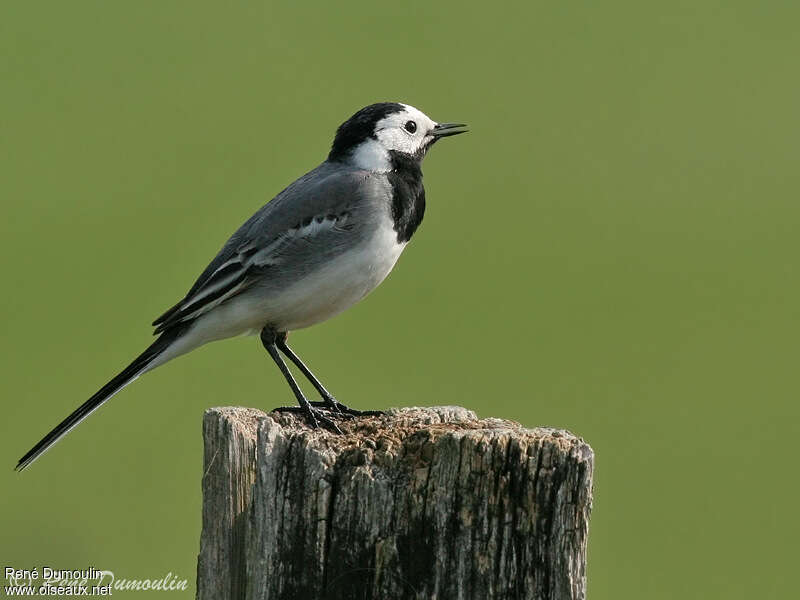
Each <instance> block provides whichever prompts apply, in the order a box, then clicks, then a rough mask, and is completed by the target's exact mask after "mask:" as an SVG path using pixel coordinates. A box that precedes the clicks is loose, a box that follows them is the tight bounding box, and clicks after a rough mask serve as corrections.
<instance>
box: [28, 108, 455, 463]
mask: <svg viewBox="0 0 800 600" xmlns="http://www.w3.org/2000/svg"><path fill="white" fill-rule="evenodd" d="M467 130H468V128H467V126H466V125H465V124H463V123H437V122H435V121H433V120H432V119H431V118H430V117H428V116H427V115H425V114H424V113H423V112H422V111H420V110H418V109H416V108H414V107H413V106H411V105H408V104H403V103H400V102H379V103H376V104H370V105H369V106H366V107H364V108H362V109H361V110H359V111H358V112H356V113H355V114H354V115H353V116H351V117H350V118H349V119H347V120H346V121H345V122H344V123H342V124H341V125H340V126H339V127H338V129H337V130H336V134H335V136H334V139H333V144H332V145H331V149H330V152H329V153H328V156H327V158H326V159H325V160H324V161H323V162H322V163H321V164H320V165H319V166H317V167H316V168H314V169H313V170H311V171H309V172H308V173H306V174H305V175H303V176H301V177H300V178H298V179H297V180H295V181H294V182H293V183H292V184H290V185H289V186H288V187H286V188H285V189H284V190H283V191H282V192H280V193H279V194H278V195H277V196H275V197H274V198H273V199H272V200H271V201H269V202H267V203H266V204H265V205H264V206H263V207H261V208H260V209H259V210H258V211H257V212H256V213H255V214H254V215H253V216H252V217H250V218H249V219H248V220H247V221H246V222H245V223H244V224H243V225H242V226H241V227H239V229H237V230H236V232H234V234H233V235H232V236H231V237H230V238H229V239H228V241H227V242H225V244H224V245H223V246H222V249H221V250H220V251H219V252H218V253H217V255H216V256H215V257H214V259H213V260H212V261H211V262H210V263H209V265H208V266H207V267H206V269H205V270H204V271H203V272H202V273H201V274H200V276H199V277H198V278H197V280H196V281H195V283H194V285H192V287H191V288H190V289H189V291H188V292H187V294H186V295H185V296H184V298H183V299H182V300H181V301H180V302H178V303H177V304H175V305H174V306H173V307H172V308H170V309H169V310H167V311H166V312H164V314H162V315H161V316H160V317H158V318H157V319H156V320H155V321H154V322H153V326H154V327H155V331H154V335H158V338H157V339H156V340H155V342H153V343H152V344H151V345H150V346H149V347H148V348H147V349H146V350H145V351H144V352H142V353H141V354H140V355H139V356H138V357H136V358H135V359H134V360H133V362H131V363H130V364H129V365H128V366H127V367H126V368H125V369H123V370H122V371H121V372H120V373H119V374H118V375H116V376H115V377H114V378H113V379H111V381H109V382H108V383H106V384H105V385H104V386H103V387H101V388H100V389H99V390H98V391H97V392H96V393H95V394H94V395H93V396H91V397H90V398H89V399H88V400H87V401H86V402H84V403H83V404H81V405H80V406H79V407H78V408H77V409H75V411H74V412H72V414H70V415H69V416H68V417H66V418H65V419H64V420H63V421H61V422H60V423H59V424H58V425H57V426H56V427H55V428H54V429H53V430H52V431H50V432H49V433H48V434H47V435H46V436H44V438H42V440H41V441H39V442H38V443H37V444H36V445H35V446H34V447H33V448H32V449H31V450H30V451H29V452H28V453H27V454H25V455H24V456H23V457H22V458H21V459H20V460H19V462H18V464H17V466H16V467H15V470H17V471H22V470H23V469H25V468H26V467H28V466H30V464H31V463H32V462H34V461H35V460H36V459H37V458H39V457H40V456H41V455H42V454H43V453H44V452H45V451H47V450H48V449H49V448H50V447H52V446H53V444H55V443H56V442H58V441H59V440H60V439H61V438H62V437H63V436H64V435H66V434H67V433H69V432H70V431H71V430H72V429H73V428H74V427H76V426H77V425H78V424H79V423H80V422H81V421H83V420H84V419H85V418H86V417H88V416H89V415H90V414H91V413H93V412H94V411H95V410H97V409H98V408H99V407H100V406H101V405H102V404H104V403H105V402H107V401H108V400H109V399H110V398H111V397H112V396H114V395H115V394H116V393H117V392H119V391H120V390H122V389H123V388H124V387H125V386H127V385H129V384H130V383H132V382H133V381H135V380H136V379H137V378H138V377H140V376H141V375H143V374H144V373H147V372H148V371H152V370H153V369H155V368H156V367H159V366H161V365H163V364H165V363H166V362H168V361H170V360H172V359H173V358H176V357H178V356H181V355H183V354H186V353H187V352H190V351H191V350H194V349H196V348H198V347H200V346H202V345H204V344H207V343H209V342H212V341H216V340H221V339H225V338H230V337H235V336H240V335H245V334H250V335H259V336H260V338H261V343H262V345H263V346H264V348H265V349H266V351H267V353H268V354H269V356H270V357H271V359H272V360H273V361H274V362H275V364H276V365H277V366H278V368H279V369H280V371H281V373H282V374H283V376H284V378H285V379H286V381H287V383H288V384H289V387H290V388H291V390H292V392H293V394H294V396H295V398H296V400H297V406H284V407H279V408H278V409H276V410H282V411H288V412H295V413H300V414H301V415H302V416H303V417H304V418H305V420H306V422H307V423H308V424H309V426H311V427H313V428H317V427H319V426H320V424H322V426H324V427H325V428H326V429H329V430H332V431H334V432H337V433H341V430H340V429H339V427H338V425H337V424H336V422H335V420H334V419H336V418H339V417H342V418H355V417H357V416H360V415H364V414H376V413H379V412H380V411H359V410H356V409H351V408H350V407H348V406H347V405H345V404H343V403H341V402H339V401H337V400H336V399H335V398H334V396H333V395H332V394H331V393H330V392H329V391H328V390H327V388H325V387H324V386H323V385H322V383H321V382H320V381H319V379H317V378H316V377H315V376H314V375H313V373H312V372H311V370H310V369H309V368H308V367H307V366H306V364H305V363H304V362H303V361H302V360H301V359H300V357H299V356H298V355H297V354H295V353H294V351H292V350H291V349H290V348H289V346H288V344H287V338H288V334H289V332H290V331H294V330H297V329H303V328H306V327H310V326H311V325H315V324H317V323H320V322H322V321H325V320H327V319H330V318H331V317H333V316H335V315H337V314H339V313H341V312H342V311H344V310H346V309H347V308H349V307H351V306H352V305H353V304H355V303H356V302H358V301H359V300H361V299H362V298H364V297H365V296H366V295H367V294H368V293H369V292H371V291H372V290H373V289H375V287H377V286H378V285H379V284H380V283H381V282H382V281H383V280H384V279H385V278H386V276H387V275H388V274H389V272H390V271H391V270H392V268H393V267H394V266H395V263H396V262H397V260H398V258H399V257H400V254H401V253H402V252H403V250H404V249H405V247H406V245H407V244H408V242H409V241H410V240H411V238H412V236H413V235H414V233H415V232H416V231H417V228H418V227H419V225H420V223H421V222H422V218H423V216H424V214H425V188H424V187H423V184H422V168H421V165H422V160H423V159H424V158H425V155H426V154H427V152H428V151H429V150H430V148H431V147H432V146H433V145H434V144H435V143H436V142H438V141H439V140H441V139H443V138H445V137H450V136H454V135H457V134H460V133H464V132H466V131H467ZM281 354H283V355H284V356H285V357H286V358H288V359H289V361H290V362H292V363H293V364H294V365H295V366H296V367H297V369H298V370H299V371H300V372H301V373H302V374H303V376H305V377H306V378H307V379H308V380H309V382H310V383H311V384H312V386H313V387H314V388H315V390H316V391H317V393H318V394H319V395H320V397H321V400H320V401H313V402H312V401H309V400H308V399H307V398H306V397H305V395H304V394H303V392H302V391H301V390H300V387H299V386H298V384H297V382H296V380H295V379H294V377H293V376H292V373H291V371H290V370H289V367H288V366H287V365H286V363H285V361H284V360H283V358H282V357H281Z"/></svg>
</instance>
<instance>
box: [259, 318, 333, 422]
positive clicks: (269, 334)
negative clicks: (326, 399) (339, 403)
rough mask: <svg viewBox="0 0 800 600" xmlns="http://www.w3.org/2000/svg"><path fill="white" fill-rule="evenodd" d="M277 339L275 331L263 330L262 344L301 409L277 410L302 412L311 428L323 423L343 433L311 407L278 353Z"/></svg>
mask: <svg viewBox="0 0 800 600" xmlns="http://www.w3.org/2000/svg"><path fill="white" fill-rule="evenodd" d="M276 339H277V333H276V332H275V330H274V329H272V328H270V327H265V328H264V329H262V330H261V343H262V344H264V348H265V349H266V350H267V352H269V355H270V356H271V357H272V360H274V361H275V364H276V365H278V368H279V369H280V370H281V373H283V376H284V377H285V378H286V381H287V383H288V384H289V387H290V388H292V391H293V392H294V395H295V397H296V398H297V402H298V404H300V406H299V407H296V406H283V407H280V408H277V409H275V410H281V411H285V412H300V413H303V414H304V415H306V418H307V419H308V422H309V423H310V424H311V427H313V428H314V429H316V428H317V427H319V423H320V422H321V423H322V424H323V425H325V427H327V428H328V429H330V430H331V431H335V432H336V433H342V431H341V429H339V426H338V425H336V423H334V422H333V421H331V420H330V419H329V418H328V417H326V416H325V415H324V414H322V411H320V410H319V409H316V408H314V407H312V406H311V404H310V403H309V402H308V400H306V397H305V396H304V395H303V392H302V391H301V390H300V387H299V386H298V385H297V382H296V381H295V380H294V377H292V373H291V372H290V371H289V367H287V366H286V363H285V362H283V359H282V358H281V355H280V354H279V353H278V348H277V346H276V345H275V342H276Z"/></svg>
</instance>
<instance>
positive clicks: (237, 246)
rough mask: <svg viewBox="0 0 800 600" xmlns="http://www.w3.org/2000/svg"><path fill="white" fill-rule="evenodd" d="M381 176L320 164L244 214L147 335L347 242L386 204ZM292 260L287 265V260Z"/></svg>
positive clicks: (297, 269) (325, 256)
mask: <svg viewBox="0 0 800 600" xmlns="http://www.w3.org/2000/svg"><path fill="white" fill-rule="evenodd" d="M389 197H390V191H389V189H388V182H387V181H386V180H385V178H384V177H381V176H377V175H376V174H373V173H370V172H368V171H361V170H355V169H347V168H345V167H342V166H341V165H333V164H331V163H328V162H324V163H322V164H321V165H320V166H319V167H317V168H316V169H314V170H313V171H311V172H309V173H307V174H305V175H303V176H302V177H301V178H300V179H298V180H297V181H295V182H294V183H292V184H291V185H290V186H289V187H287V188H286V189H285V190H283V191H282V192H281V193H280V194H278V195H277V196H276V197H275V198H274V199H273V200H271V201H270V202H268V203H267V204H265V205H264V206H263V207H261V209H259V210H258V212H256V213H255V214H254V215H253V216H252V217H250V218H249V219H248V220H247V221H246V222H245V223H244V224H243V225H242V226H241V227H240V228H239V229H238V230H237V231H236V232H235V233H234V234H233V235H232V236H231V237H230V239H229V240H228V241H227V242H226V243H225V245H224V246H223V247H222V249H221V250H220V251H219V252H218V253H217V255H216V257H214V260H212V261H211V263H210V264H209V265H208V267H206V269H205V270H204V271H203V273H202V274H201V275H200V277H198V279H197V281H196V282H195V283H194V285H193V286H192V287H191V289H190V290H189V291H188V293H187V294H186V296H185V297H184V298H183V299H182V300H181V301H180V302H178V303H177V304H176V305H175V306H173V307H172V308H170V309H169V310H168V311H166V312H165V313H164V314H163V315H161V316H160V317H159V318H158V319H156V320H155V321H154V322H153V325H154V326H156V330H155V332H154V333H156V334H158V333H161V332H163V331H165V330H167V329H169V328H170V327H172V326H173V325H176V324H178V323H182V322H185V321H191V320H194V319H196V318H197V317H199V316H200V315H202V314H205V313H206V312H208V311H210V310H211V309H213V308H214V307H216V306H218V305H220V304H222V303H223V302H225V301H227V300H229V299H230V298H233V297H234V296H236V295H238V294H240V293H241V292H243V291H245V290H246V289H248V288H249V287H250V286H251V285H252V284H253V283H254V282H255V281H263V280H264V279H265V278H269V277H271V276H274V277H275V278H276V279H278V280H281V279H284V280H285V279H286V277H287V274H288V271H291V274H292V275H293V276H301V275H302V274H303V273H302V272H301V271H302V270H304V268H303V267H305V268H308V266H309V265H310V264H312V263H313V264H315V265H317V266H318V265H320V264H322V263H324V262H325V261H327V260H329V259H330V258H333V257H334V256H336V255H338V254H339V253H340V252H342V251H344V250H346V249H347V248H349V247H351V246H352V245H353V244H355V243H356V242H357V241H358V237H360V236H361V235H362V233H361V232H363V231H364V230H365V229H369V227H359V225H367V226H368V225H369V222H370V221H371V220H373V219H376V218H379V215H378V213H379V211H380V210H381V209H383V210H385V205H383V206H381V202H380V200H379V201H378V202H376V198H377V199H380V198H385V199H386V202H388V198H389ZM289 262H291V263H292V264H287V263H289Z"/></svg>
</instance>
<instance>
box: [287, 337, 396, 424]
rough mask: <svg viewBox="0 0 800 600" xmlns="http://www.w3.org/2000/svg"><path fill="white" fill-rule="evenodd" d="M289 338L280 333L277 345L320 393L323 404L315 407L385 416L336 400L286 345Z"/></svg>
mask: <svg viewBox="0 0 800 600" xmlns="http://www.w3.org/2000/svg"><path fill="white" fill-rule="evenodd" d="M288 337H289V334H288V333H286V332H281V333H278V334H277V337H276V339H275V344H276V345H277V346H278V349H279V350H280V351H281V352H283V353H284V354H285V355H286V357H287V358H288V359H289V360H290V361H292V362H293V363H294V364H295V366H296V367H297V368H298V369H300V372H301V373H302V374H303V375H305V377H306V379H308V380H309V381H310V382H311V385H313V386H314V389H316V390H317V392H319V395H320V396H321V397H322V402H311V404H312V405H313V406H322V407H324V408H327V409H328V410H330V411H332V412H336V413H340V414H345V415H352V416H361V415H364V416H368V415H382V414H383V412H382V411H379V410H355V409H353V408H348V407H347V406H345V405H344V404H342V403H341V402H339V401H337V400H336V398H334V397H333V395H332V394H331V393H330V392H329V391H328V390H326V389H325V386H324V385H322V383H321V382H320V380H319V379H317V378H316V377H315V376H314V374H313V373H312V372H311V369H309V368H308V367H307V366H306V365H305V363H304V362H303V361H302V360H300V357H299V356H297V354H295V353H294V352H293V351H292V349H291V348H289V346H288V344H287V343H286V338H288Z"/></svg>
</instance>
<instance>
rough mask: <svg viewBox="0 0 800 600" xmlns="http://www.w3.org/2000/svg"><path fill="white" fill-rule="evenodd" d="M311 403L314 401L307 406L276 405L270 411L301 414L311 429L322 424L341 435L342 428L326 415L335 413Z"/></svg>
mask: <svg viewBox="0 0 800 600" xmlns="http://www.w3.org/2000/svg"><path fill="white" fill-rule="evenodd" d="M312 404H316V403H311V402H310V403H309V404H308V406H278V407H277V408H273V409H272V412H290V413H295V414H299V415H303V416H304V417H305V418H306V421H308V424H309V425H310V426H311V429H318V428H319V426H320V425H322V426H323V427H324V428H325V429H327V430H329V431H332V432H333V433H338V434H340V435H341V434H342V430H341V429H339V426H338V425H337V424H336V423H335V422H334V421H332V420H331V419H330V418H328V416H327V414H331V415H335V414H336V413H333V412H332V411H330V410H326V409H324V408H317V407H315V406H312ZM326 413H327V414H326ZM337 416H338V415H337Z"/></svg>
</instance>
